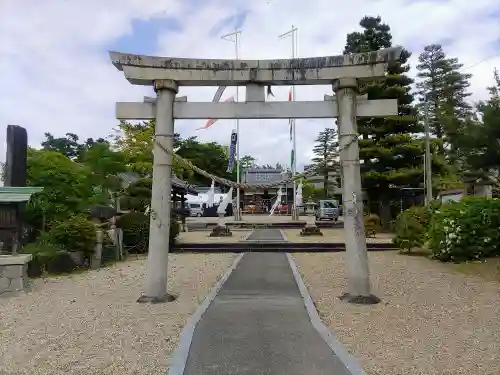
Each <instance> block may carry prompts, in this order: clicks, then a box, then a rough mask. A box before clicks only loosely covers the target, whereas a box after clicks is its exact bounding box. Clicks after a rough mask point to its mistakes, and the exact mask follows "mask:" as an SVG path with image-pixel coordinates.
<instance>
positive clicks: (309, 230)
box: [300, 225, 323, 236]
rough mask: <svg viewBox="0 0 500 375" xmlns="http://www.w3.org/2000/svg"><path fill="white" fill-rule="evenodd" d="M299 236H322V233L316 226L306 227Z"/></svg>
mask: <svg viewBox="0 0 500 375" xmlns="http://www.w3.org/2000/svg"><path fill="white" fill-rule="evenodd" d="M300 235H301V236H322V235H323V233H322V232H321V230H320V229H319V228H318V227H317V226H315V225H314V226H312V225H308V226H306V227H304V228H302V230H301V231H300Z"/></svg>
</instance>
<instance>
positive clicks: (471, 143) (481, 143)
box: [459, 70, 500, 173]
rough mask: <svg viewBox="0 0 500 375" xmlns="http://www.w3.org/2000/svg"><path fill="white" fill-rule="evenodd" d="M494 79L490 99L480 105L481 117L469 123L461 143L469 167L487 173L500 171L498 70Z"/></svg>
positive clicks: (489, 89)
mask: <svg viewBox="0 0 500 375" xmlns="http://www.w3.org/2000/svg"><path fill="white" fill-rule="evenodd" d="M494 78H495V84H494V85H493V86H492V87H489V88H488V91H489V94H490V97H489V98H488V100H486V101H483V102H480V103H479V104H478V106H477V110H478V114H479V116H478V117H477V118H476V119H475V120H469V121H468V122H467V126H466V128H465V131H464V132H463V134H462V136H461V137H460V143H459V147H460V148H461V149H462V151H463V153H464V155H466V162H467V165H468V167H469V168H470V169H472V170H477V171H482V172H486V173H488V172H498V171H499V170H500V147H499V145H500V76H499V73H498V71H497V70H495V72H494Z"/></svg>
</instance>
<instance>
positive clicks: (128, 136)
mask: <svg viewBox="0 0 500 375" xmlns="http://www.w3.org/2000/svg"><path fill="white" fill-rule="evenodd" d="M154 134H155V121H143V122H140V123H137V124H135V123H131V122H127V121H122V122H120V124H119V125H118V132H117V133H116V134H114V136H113V142H114V145H115V146H116V148H117V149H118V150H119V151H120V152H121V153H122V154H123V156H124V159H125V162H126V164H127V165H128V166H129V167H130V169H131V171H132V172H135V173H137V174H139V175H140V176H141V177H151V176H152V174H153V137H154ZM180 143H181V138H180V136H179V134H177V133H175V134H174V149H175V148H177V147H179V146H180ZM172 168H173V172H174V173H175V174H176V175H178V176H181V175H186V174H189V171H186V170H185V169H184V168H183V167H182V166H181V165H180V164H179V163H178V162H177V161H176V160H174V162H173V166H172Z"/></svg>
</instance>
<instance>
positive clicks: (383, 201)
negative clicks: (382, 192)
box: [378, 197, 392, 229]
mask: <svg viewBox="0 0 500 375" xmlns="http://www.w3.org/2000/svg"><path fill="white" fill-rule="evenodd" d="M378 204H379V206H378V216H379V217H380V222H381V224H382V228H384V229H389V227H390V224H391V219H392V217H391V202H390V200H389V199H387V198H385V197H380V198H379V202H378Z"/></svg>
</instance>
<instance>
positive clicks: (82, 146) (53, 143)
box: [42, 133, 107, 160]
mask: <svg viewBox="0 0 500 375" xmlns="http://www.w3.org/2000/svg"><path fill="white" fill-rule="evenodd" d="M79 140H80V138H79V137H78V135H76V134H74V133H66V136H65V137H58V138H55V137H54V136H53V135H52V134H51V133H45V141H43V142H42V148H43V149H44V150H46V151H55V152H59V153H61V154H63V155H66V156H67V157H68V158H70V159H72V160H79V159H80V158H81V156H82V154H83V153H84V152H85V150H86V149H88V148H89V147H92V146H93V145H95V144H98V143H107V142H106V140H104V139H103V138H98V139H97V140H94V139H93V138H88V139H87V140H86V141H85V142H84V143H79Z"/></svg>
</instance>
